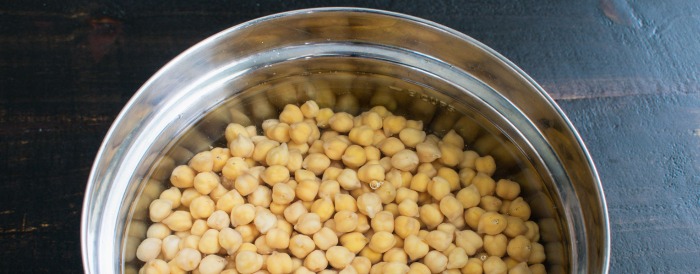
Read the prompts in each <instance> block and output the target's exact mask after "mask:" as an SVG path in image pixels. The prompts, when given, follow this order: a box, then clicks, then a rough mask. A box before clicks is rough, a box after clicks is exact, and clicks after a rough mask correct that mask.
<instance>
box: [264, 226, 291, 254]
mask: <svg viewBox="0 0 700 274" xmlns="http://www.w3.org/2000/svg"><path fill="white" fill-rule="evenodd" d="M289 239H290V235H289V232H287V231H285V230H284V229H282V228H278V227H275V228H271V229H270V230H269V231H267V234H265V242H266V243H267V245H268V246H269V247H271V248H273V249H286V248H288V247H289Z"/></svg>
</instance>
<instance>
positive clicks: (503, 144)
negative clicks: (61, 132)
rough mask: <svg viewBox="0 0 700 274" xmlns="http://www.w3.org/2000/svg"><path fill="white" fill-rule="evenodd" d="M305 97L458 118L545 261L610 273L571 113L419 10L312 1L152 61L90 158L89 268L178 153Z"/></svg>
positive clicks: (138, 212) (604, 224)
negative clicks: (528, 221) (525, 211)
mask: <svg viewBox="0 0 700 274" xmlns="http://www.w3.org/2000/svg"><path fill="white" fill-rule="evenodd" d="M308 99H315V100H318V101H320V102H322V104H323V105H325V106H329V107H333V108H335V109H336V110H344V111H348V112H357V111H359V110H361V109H363V108H367V107H369V106H373V105H378V104H381V105H385V106H387V108H389V109H391V110H392V111H394V112H396V113H400V114H403V115H408V116H411V117H413V119H419V120H422V121H424V123H425V125H426V128H428V129H429V130H431V131H433V132H434V133H436V134H443V133H445V132H447V131H448V130H450V129H455V130H456V131H457V132H458V133H460V134H461V135H462V136H463V137H464V139H465V140H466V141H467V144H468V147H469V148H470V149H474V150H476V151H478V152H479V153H482V154H490V155H493V156H494V157H495V158H496V160H497V164H498V166H499V173H498V174H496V176H497V177H504V178H512V179H514V180H516V181H518V182H519V183H520V184H521V186H522V189H523V195H524V196H525V198H526V200H527V201H528V202H529V203H530V204H531V206H532V210H533V218H534V219H535V220H536V221H537V222H538V224H539V225H540V229H541V231H540V232H541V241H542V242H543V244H544V245H545V250H546V255H547V262H546V264H547V268H548V270H549V271H550V272H552V273H556V272H567V273H606V272H607V271H608V264H609V250H610V246H609V245H610V240H609V238H610V233H609V223H608V216H607V208H606V205H605V199H604V196H603V190H602V188H601V184H600V181H599V178H598V175H597V173H596V170H595V167H594V165H593V162H592V161H591V158H590V156H589V155H588V152H587V151H586V148H585V146H584V144H583V142H582V141H581V139H580V137H579V136H578V134H577V133H576V130H575V129H574V128H573V126H572V125H571V123H570V122H569V120H568V119H567V118H566V117H565V115H564V114H563V113H562V111H561V110H560V109H559V108H558V107H557V106H556V104H555V103H554V101H553V100H552V99H551V98H550V97H549V96H548V95H547V93H546V92H545V91H544V90H542V88H541V87H540V86H539V85H537V83H535V82H534V81H533V80H532V79H531V78H530V77H528V76H527V75H526V74H525V73H524V72H522V71H521V70H520V69H519V68H518V67H516V66H515V65H513V64H512V63H511V62H510V61H508V60H506V59H505V58H504V57H503V56H501V55H500V54H498V53H496V52H495V51H493V50H492V49H490V48H488V47H486V46H485V45H483V44H481V43H480V42H478V41H476V40H474V39H472V38H470V37H468V36H466V35H464V34H461V33H459V32H457V31H455V30H452V29H449V28H447V27H444V26H441V25H438V24H435V23H433V22H429V21H426V20H422V19H419V18H415V17H411V16H407V15H403V14H397V13H391V12H386V11H379V10H370V9H356V8H322V9H309V10H298V11H292V12H286V13H281V14H276V15H271V16H267V17H263V18H260V19H256V20H253V21H250V22H247V23H244V24H241V25H238V26H235V27H232V28H230V29H227V30H225V31H223V32H221V33H219V34H216V35H214V36H212V37H210V38H208V39H206V40H205V41H203V42H201V43H199V44H197V45H196V46H194V47H192V48H191V49H189V50H187V51H186V52H184V53H183V54H181V55H180V56H178V57H177V58H176V59H174V60H173V61H171V62H170V63H169V64H167V65H166V66H165V67H164V68H162V69H161V70H160V71H159V72H158V73H156V74H155V75H154V76H153V77H152V78H151V79H150V80H149V81H148V82H147V83H146V84H145V85H143V87H141V89H140V90H139V91H138V92H137V93H136V95H134V97H133V98H132V99H131V100H130V101H129V103H128V104H127V105H126V106H125V107H124V109H123V110H122V112H121V113H120V115H119V116H118V117H117V119H116V121H115V122H114V124H113V125H112V127H111V128H110V130H109V132H108V133H107V136H106V137H105V140H104V142H103V143H102V147H101V148H100V151H99V153H98V155H97V157H96V159H95V163H94V166H93V168H92V172H91V174H90V178H89V182H88V186H87V189H86V195H85V201H84V204H83V215H82V226H81V242H82V252H83V264H84V267H85V271H86V272H87V273H117V272H129V271H133V270H134V269H135V268H134V266H133V264H135V262H134V261H135V260H134V258H133V257H134V251H135V247H136V244H138V242H139V241H140V240H141V239H142V238H143V237H144V235H145V230H144V229H145V226H146V221H145V220H146V219H147V218H146V216H147V214H146V209H147V207H148V204H149V203H150V201H151V200H153V199H154V198H155V197H157V194H158V193H159V191H160V190H162V189H163V188H164V187H165V185H166V184H167V183H168V174H169V172H170V171H172V169H173V167H174V166H175V165H176V164H181V163H184V162H185V161H186V160H187V158H189V157H191V156H192V155H193V153H195V152H198V151H201V150H204V149H207V148H209V146H210V145H211V144H212V143H216V142H219V140H220V139H221V137H222V135H223V129H224V127H225V125H226V124H227V123H229V122H232V121H235V122H239V123H244V124H246V123H258V122H260V121H261V120H262V119H265V118H269V117H270V115H272V114H273V113H274V112H277V111H278V110H279V109H280V107H281V106H283V105H284V104H286V103H290V102H291V103H298V102H303V101H305V100H308Z"/></svg>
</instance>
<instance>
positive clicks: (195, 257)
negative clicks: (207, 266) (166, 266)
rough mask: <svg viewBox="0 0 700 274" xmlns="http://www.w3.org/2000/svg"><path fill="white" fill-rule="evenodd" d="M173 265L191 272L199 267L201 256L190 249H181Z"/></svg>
mask: <svg viewBox="0 0 700 274" xmlns="http://www.w3.org/2000/svg"><path fill="white" fill-rule="evenodd" d="M173 260H174V261H175V265H176V266H177V267H179V268H181V269H182V270H184V271H192V270H195V269H196V268H197V266H199V263H200V261H201V260H202V254H201V253H199V251H197V250H195V249H192V248H183V249H182V250H180V251H179V252H178V253H177V255H176V256H175V259H173Z"/></svg>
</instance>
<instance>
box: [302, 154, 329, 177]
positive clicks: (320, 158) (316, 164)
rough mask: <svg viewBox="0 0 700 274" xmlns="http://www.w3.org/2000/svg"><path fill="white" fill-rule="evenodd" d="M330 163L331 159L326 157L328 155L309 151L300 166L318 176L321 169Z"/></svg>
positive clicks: (321, 172) (321, 171) (324, 168)
mask: <svg viewBox="0 0 700 274" xmlns="http://www.w3.org/2000/svg"><path fill="white" fill-rule="evenodd" d="M330 165H331V160H330V159H329V158H328V156H326V155H324V154H321V153H311V154H309V155H308V156H306V158H304V162H303V163H302V164H301V167H302V168H304V169H306V170H309V171H311V172H313V173H314V174H316V175H317V176H318V175H321V174H323V171H324V170H326V169H327V168H328V167H329V166H330Z"/></svg>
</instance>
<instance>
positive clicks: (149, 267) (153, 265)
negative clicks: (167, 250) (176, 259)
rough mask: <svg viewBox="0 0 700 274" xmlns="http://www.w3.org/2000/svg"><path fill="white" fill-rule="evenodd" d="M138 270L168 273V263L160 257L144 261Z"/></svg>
mask: <svg viewBox="0 0 700 274" xmlns="http://www.w3.org/2000/svg"><path fill="white" fill-rule="evenodd" d="M139 272H142V273H146V274H151V273H170V265H168V263H166V262H165V261H164V260H161V259H154V260H150V261H148V262H146V264H145V265H144V266H143V267H142V268H141V270H139Z"/></svg>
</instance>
